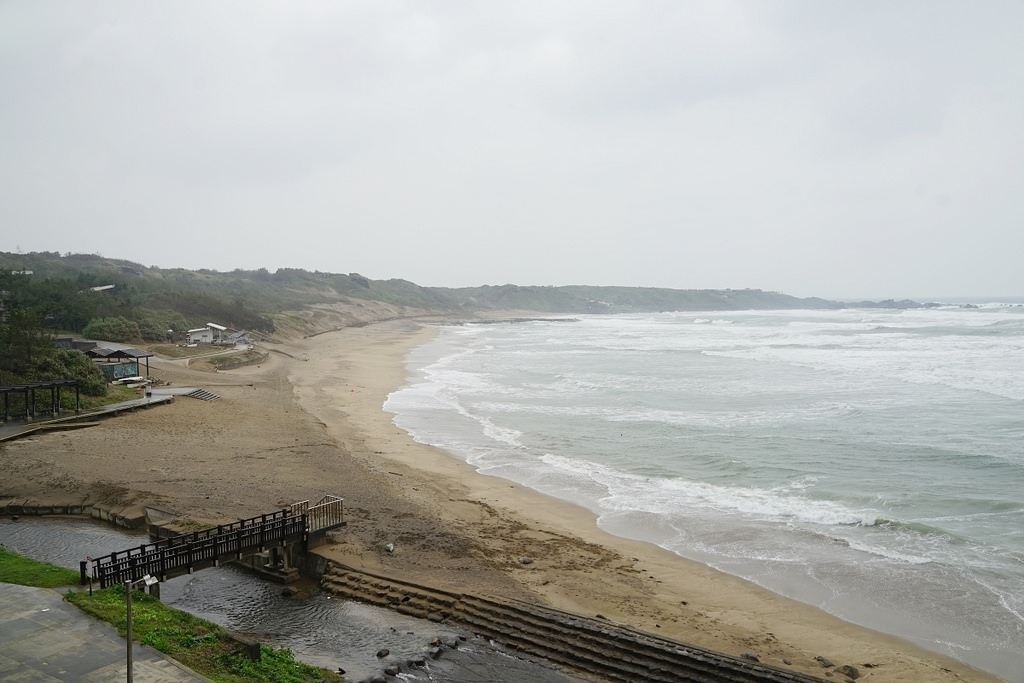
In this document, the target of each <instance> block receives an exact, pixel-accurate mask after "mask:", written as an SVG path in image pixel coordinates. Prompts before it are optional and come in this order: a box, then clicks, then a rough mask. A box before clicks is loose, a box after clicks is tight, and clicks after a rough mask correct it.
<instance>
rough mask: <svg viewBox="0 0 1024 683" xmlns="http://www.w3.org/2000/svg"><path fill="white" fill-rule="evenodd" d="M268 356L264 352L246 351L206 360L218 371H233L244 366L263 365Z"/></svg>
mask: <svg viewBox="0 0 1024 683" xmlns="http://www.w3.org/2000/svg"><path fill="white" fill-rule="evenodd" d="M268 356H270V354H269V353H266V352H264V351H255V350H252V349H250V350H247V351H242V352H241V353H232V354H230V355H226V356H213V357H212V358H208V359H207V360H208V361H209V362H210V364H211V365H213V366H214V367H216V368H217V369H218V370H234V369H235V368H241V367H244V366H246V365H257V364H259V363H263V362H264V361H266V360H267V357H268Z"/></svg>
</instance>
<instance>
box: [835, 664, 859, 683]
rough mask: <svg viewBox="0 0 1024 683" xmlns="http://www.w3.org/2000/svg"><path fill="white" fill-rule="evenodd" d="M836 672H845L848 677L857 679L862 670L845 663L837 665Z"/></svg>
mask: <svg viewBox="0 0 1024 683" xmlns="http://www.w3.org/2000/svg"><path fill="white" fill-rule="evenodd" d="M836 673H839V674H843V675H844V676H846V677H847V678H850V679H853V680H857V679H858V678H860V671H858V670H857V667H855V666H850V665H849V664H843V665H842V666H837V667H836Z"/></svg>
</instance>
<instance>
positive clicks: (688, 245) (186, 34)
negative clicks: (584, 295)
mask: <svg viewBox="0 0 1024 683" xmlns="http://www.w3.org/2000/svg"><path fill="white" fill-rule="evenodd" d="M1022 36H1024V3H1021V2H1018V1H1016V0H1013V1H1007V2H998V1H986V2H982V3H975V2H967V1H966V0H964V1H963V2H946V1H942V0H925V1H921V2H900V1H898V0H882V1H877V2H871V1H864V0H857V1H852V0H851V1H848V2H819V1H817V0H813V1H812V0H808V1H806V2H780V1H771V2H768V1H765V0H758V1H752V2H727V1H725V0H709V1H708V2H686V1H671V2H669V1H665V2H644V1H638V0H628V1H625V0H624V1H622V2H600V1H599V2H595V1H594V0H580V1H578V2H569V1H566V2H559V1H556V0H544V1H538V2H530V1H523V0H515V1H513V0H506V1H505V2H497V1H487V2H456V1H445V0H438V1H429V0H428V1H424V0H416V1H412V0H410V1H409V2H389V1H387V0H365V1H361V2H326V1H319V0H318V1H317V2H297V1H295V0H289V1H288V2H276V3H267V2H253V1H251V0H244V1H239V2H225V1H219V2H208V1H206V0H203V1H202V2H180V1H178V2H160V3H157V2H136V1H135V0H132V1H131V2H103V1H98V2H63V3H62V2H37V1H35V0H20V1H4V0H0V221H2V223H0V225H2V228H0V251H19V250H20V251H22V252H29V251H60V252H85V253H101V254H103V255H104V256H109V257H117V258H126V259H130V260H133V261H137V262H140V263H142V264H144V265H157V266H161V267H168V268H173V267H183V268H193V269H196V268H212V269H217V270H223V271H227V270H233V269H235V268H245V269H254V268H259V267H266V268H268V269H270V270H272V271H273V270H275V269H276V268H280V267H296V268H305V269H308V270H322V271H329V272H341V273H348V272H359V273H362V274H363V275H365V276H367V277H370V278H374V279H387V278H404V279H408V280H412V281H413V282H416V283H418V284H421V285H434V286H453V287H458V286H471V285H480V284H504V283H513V284H520V285H561V284H594V285H628V286H655V287H675V288H726V287H732V288H742V287H754V288H761V289H766V290H780V291H784V292H786V293H789V294H795V295H798V296H813V295H816V296H824V297H830V298H853V297H868V298H888V297H897V298H899V297H904V296H908V297H923V296H936V297H938V296H953V295H975V296H998V295H1022V294H1024V280H1022V276H1021V273H1022V272H1024V266H1022V264H1021V261H1022V260H1024V220H1022V219H1024V165H1022V159H1024V134H1022V130H1024V38H1022Z"/></svg>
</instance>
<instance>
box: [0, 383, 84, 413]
mask: <svg viewBox="0 0 1024 683" xmlns="http://www.w3.org/2000/svg"><path fill="white" fill-rule="evenodd" d="M61 387H74V388H75V412H76V413H77V412H80V411H81V409H82V395H81V392H80V390H79V386H78V380H75V379H57V380H51V381H49V382H32V383H30V384H14V385H11V386H6V387H0V395H2V396H3V403H4V405H3V422H8V421H9V420H10V419H11V395H12V394H14V395H22V396H24V397H25V414H24V415H21V414H18V415H15V417H24V418H25V419H26V420H31V419H33V418H34V417H36V414H37V411H36V399H37V396H36V392H38V391H40V390H42V391H44V392H45V391H46V390H49V393H50V410H49V414H50V415H52V416H54V417H56V416H57V414H58V413H60V390H61Z"/></svg>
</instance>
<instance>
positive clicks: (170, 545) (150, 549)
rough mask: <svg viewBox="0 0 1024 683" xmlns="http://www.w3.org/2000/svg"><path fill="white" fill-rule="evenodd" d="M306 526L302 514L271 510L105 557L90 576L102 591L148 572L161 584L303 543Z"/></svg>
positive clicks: (94, 565) (99, 559)
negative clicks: (295, 543) (268, 550)
mask: <svg viewBox="0 0 1024 683" xmlns="http://www.w3.org/2000/svg"><path fill="white" fill-rule="evenodd" d="M306 525H307V518H306V516H305V515H293V514H292V513H291V511H290V510H281V511H279V512H272V513H269V514H265V515H260V516H259V517H251V518H249V519H243V520H239V521H237V522H232V523H231V524H222V525H219V526H215V527H211V528H209V529H203V530H201V531H195V532H193V533H191V534H182V535H181V536H175V537H173V538H167V539H164V540H162V541H157V542H156V543H147V544H144V545H140V546H139V547H137V548H130V549H128V550H122V551H119V552H115V553H111V554H110V555H105V556H103V557H100V558H97V559H95V560H93V561H92V567H91V569H92V572H93V574H92V575H93V578H94V579H95V580H97V581H99V584H100V587H101V588H106V587H107V586H112V585H114V584H117V583H124V582H126V581H138V580H139V579H141V578H142V577H144V576H146V575H147V574H148V575H151V576H155V577H157V578H159V579H160V580H161V581H162V580H164V579H168V578H171V577H174V576H180V575H181V574H188V573H191V572H192V571H195V570H196V569H203V568H205V567H212V566H215V565H217V564H219V563H220V562H222V561H225V560H238V559H241V558H243V557H245V556H247V555H252V554H255V553H260V552H263V551H264V550H266V548H267V547H268V546H271V545H284V544H287V543H293V542H296V541H300V540H303V539H304V538H305V535H306Z"/></svg>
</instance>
